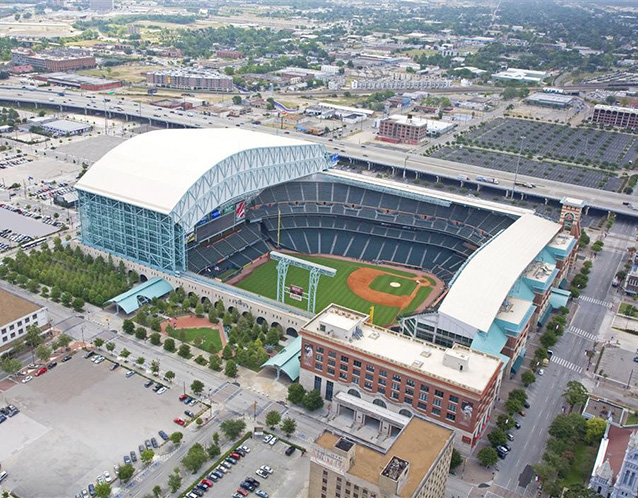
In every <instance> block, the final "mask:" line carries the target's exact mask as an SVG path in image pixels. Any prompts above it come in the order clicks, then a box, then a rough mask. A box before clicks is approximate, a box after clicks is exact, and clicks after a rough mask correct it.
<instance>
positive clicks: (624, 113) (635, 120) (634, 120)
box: [592, 104, 638, 128]
mask: <svg viewBox="0 0 638 498" xmlns="http://www.w3.org/2000/svg"><path fill="white" fill-rule="evenodd" d="M592 122H593V123H597V124H603V125H605V126H616V127H618V128H638V109H634V108H632V107H617V106H611V105H603V104H597V105H596V106H595V107H594V115H593V116H592Z"/></svg>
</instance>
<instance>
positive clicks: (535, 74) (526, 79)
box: [492, 67, 549, 83]
mask: <svg viewBox="0 0 638 498" xmlns="http://www.w3.org/2000/svg"><path fill="white" fill-rule="evenodd" d="M548 76H549V73H546V72H544V71H532V70H531V69H516V68H513V67H510V68H509V69H507V70H506V71H501V72H500V73H494V74H493V75H492V78H493V79H495V80H501V81H520V82H523V83H542V81H543V80H544V79H545V78H547V77H548Z"/></svg>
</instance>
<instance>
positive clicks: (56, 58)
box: [11, 49, 97, 72]
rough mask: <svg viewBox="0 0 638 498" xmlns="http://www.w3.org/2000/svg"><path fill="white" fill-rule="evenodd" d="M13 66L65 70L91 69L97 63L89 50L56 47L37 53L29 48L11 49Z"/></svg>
mask: <svg viewBox="0 0 638 498" xmlns="http://www.w3.org/2000/svg"><path fill="white" fill-rule="evenodd" d="M11 64H12V65H13V66H24V65H30V66H31V67H32V68H33V69H34V70H35V71H48V72H63V71H73V70H76V69H89V68H93V67H95V66H96V65H97V63H96V61H95V57H94V56H93V55H91V54H90V53H89V52H87V51H83V50H82V51H79V50H66V49H54V50H47V51H46V52H41V53H35V52H33V51H32V50H28V49H15V50H12V51H11Z"/></svg>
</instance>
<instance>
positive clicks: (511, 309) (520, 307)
mask: <svg viewBox="0 0 638 498" xmlns="http://www.w3.org/2000/svg"><path fill="white" fill-rule="evenodd" d="M531 305H532V302H531V301H525V300H524V299H519V298H516V297H508V298H507V299H506V300H505V302H504V303H503V305H502V306H501V309H500V311H499V312H498V314H497V315H496V318H497V319H498V320H503V321H504V322H507V323H515V324H516V325H519V324H520V323H521V321H522V320H523V318H525V315H526V314H527V312H528V311H529V308H530V306H531Z"/></svg>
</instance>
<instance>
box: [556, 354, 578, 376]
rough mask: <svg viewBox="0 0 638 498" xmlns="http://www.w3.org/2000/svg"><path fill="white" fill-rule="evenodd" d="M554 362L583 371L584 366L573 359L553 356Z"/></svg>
mask: <svg viewBox="0 0 638 498" xmlns="http://www.w3.org/2000/svg"><path fill="white" fill-rule="evenodd" d="M552 363H557V364H558V365H560V366H561V367H565V368H569V369H570V370H573V371H574V372H576V373H583V367H579V366H578V365H576V364H574V363H572V362H571V361H567V360H564V359H562V358H558V357H556V356H552Z"/></svg>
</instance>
